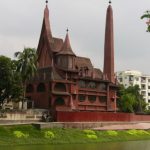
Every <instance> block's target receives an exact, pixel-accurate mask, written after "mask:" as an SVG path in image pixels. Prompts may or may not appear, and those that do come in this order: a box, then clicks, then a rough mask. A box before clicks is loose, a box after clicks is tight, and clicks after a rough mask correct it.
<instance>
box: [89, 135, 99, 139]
mask: <svg viewBox="0 0 150 150" xmlns="http://www.w3.org/2000/svg"><path fill="white" fill-rule="evenodd" d="M87 137H88V138H89V139H97V135H95V134H87Z"/></svg>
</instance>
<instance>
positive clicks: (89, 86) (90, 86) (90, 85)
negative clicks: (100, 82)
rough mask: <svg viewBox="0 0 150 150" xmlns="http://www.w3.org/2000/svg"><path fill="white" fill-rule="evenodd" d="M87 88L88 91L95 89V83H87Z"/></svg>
mask: <svg viewBox="0 0 150 150" xmlns="http://www.w3.org/2000/svg"><path fill="white" fill-rule="evenodd" d="M88 88H90V89H96V83H95V82H89V84H88Z"/></svg>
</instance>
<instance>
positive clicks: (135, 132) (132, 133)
mask: <svg viewBox="0 0 150 150" xmlns="http://www.w3.org/2000/svg"><path fill="white" fill-rule="evenodd" d="M126 132H127V133H128V134H130V135H149V133H148V132H147V131H145V130H128V131H126Z"/></svg>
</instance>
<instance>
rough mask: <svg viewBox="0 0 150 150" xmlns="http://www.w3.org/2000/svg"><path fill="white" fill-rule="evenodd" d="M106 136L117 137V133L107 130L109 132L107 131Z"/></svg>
mask: <svg viewBox="0 0 150 150" xmlns="http://www.w3.org/2000/svg"><path fill="white" fill-rule="evenodd" d="M107 134H108V135H110V136H117V135H118V132H117V131H113V130H109V131H107Z"/></svg>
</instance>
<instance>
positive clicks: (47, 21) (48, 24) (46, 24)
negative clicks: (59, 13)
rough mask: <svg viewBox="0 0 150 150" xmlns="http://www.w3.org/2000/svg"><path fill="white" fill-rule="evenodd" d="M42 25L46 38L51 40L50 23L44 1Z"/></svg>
mask: <svg viewBox="0 0 150 150" xmlns="http://www.w3.org/2000/svg"><path fill="white" fill-rule="evenodd" d="M43 24H44V25H45V28H46V33H47V36H48V38H49V39H52V32H51V27H50V21H49V9H48V0H46V7H45V10H44V20H43Z"/></svg>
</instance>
